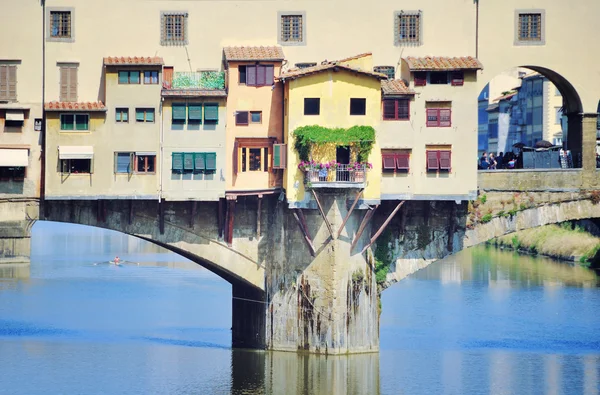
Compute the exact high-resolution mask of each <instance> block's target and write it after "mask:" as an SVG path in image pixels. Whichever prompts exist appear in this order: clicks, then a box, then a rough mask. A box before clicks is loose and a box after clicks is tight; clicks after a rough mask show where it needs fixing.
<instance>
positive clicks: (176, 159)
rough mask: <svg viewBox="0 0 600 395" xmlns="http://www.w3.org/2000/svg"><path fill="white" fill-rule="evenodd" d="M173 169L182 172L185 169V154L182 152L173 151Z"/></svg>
mask: <svg viewBox="0 0 600 395" xmlns="http://www.w3.org/2000/svg"><path fill="white" fill-rule="evenodd" d="M171 159H172V164H171V170H173V171H175V172H180V171H182V170H183V154H182V153H180V152H173V154H172V157H171Z"/></svg>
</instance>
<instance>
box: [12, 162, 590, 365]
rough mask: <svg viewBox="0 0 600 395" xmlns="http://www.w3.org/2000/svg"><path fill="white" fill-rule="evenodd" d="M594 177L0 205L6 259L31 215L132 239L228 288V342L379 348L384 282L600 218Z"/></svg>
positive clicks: (19, 251)
mask: <svg viewBox="0 0 600 395" xmlns="http://www.w3.org/2000/svg"><path fill="white" fill-rule="evenodd" d="M598 175H599V174H598V173H597V171H596V170H594V172H593V175H592V176H590V175H589V174H587V173H586V171H585V170H583V169H578V170H558V171H551V170H550V171H549V170H544V171H524V170H521V171H518V170H510V171H508V170H507V171H487V172H480V173H479V186H480V191H479V199H478V200H476V201H472V202H459V203H458V204H457V203H456V202H453V201H406V202H404V203H402V204H399V202H391V201H387V202H382V204H381V205H380V206H377V207H358V206H357V208H356V209H354V210H353V205H354V203H355V195H354V193H351V192H344V193H341V192H340V191H339V190H331V191H324V192H320V202H321V205H322V207H321V209H320V210H299V209H295V210H291V209H288V208H287V205H286V204H284V203H283V202H281V201H280V199H279V198H278V196H276V195H273V196H271V197H265V198H263V199H261V200H259V199H257V198H256V197H250V196H248V197H244V196H242V197H238V198H237V202H234V203H233V204H232V202H224V201H222V202H220V203H218V202H212V203H211V202H202V203H200V202H198V203H196V204H194V203H191V202H163V203H161V204H159V203H157V202H156V201H127V200H111V201H108V200H107V201H85V200H68V201H46V202H45V203H44V207H43V210H42V212H41V213H39V214H38V211H39V210H38V202H37V201H35V200H27V199H23V200H20V201H19V200H12V201H5V202H1V204H0V214H2V218H3V221H2V222H1V223H0V224H2V227H1V228H0V232H2V238H0V241H1V242H2V245H1V247H2V250H3V251H4V255H5V258H4V259H5V261H10V260H13V261H14V260H17V259H18V257H19V256H21V257H24V258H25V259H27V258H28V254H29V235H30V229H31V225H32V224H33V223H34V221H35V220H37V219H38V218H39V219H43V220H50V221H60V222H69V223H76V224H83V225H89V226H96V227H101V228H106V229H111V230H116V231H119V232H122V233H126V234H130V235H134V236H137V237H140V238H142V239H144V240H147V241H149V242H152V243H155V244H158V245H160V246H163V247H165V248H167V249H169V250H172V251H174V252H176V253H178V254H181V255H182V256H184V257H187V258H189V259H191V260H193V261H194V262H197V263H198V264H200V265H202V266H203V267H205V268H207V269H208V270H210V271H212V272H213V273H215V274H217V275H218V276H220V277H222V278H223V279H225V280H226V281H228V282H230V283H231V284H232V315H233V317H232V341H233V346H234V347H248V348H261V349H262V348H267V349H275V350H298V349H303V350H308V351H312V352H321V353H329V354H338V353H346V352H365V351H376V350H378V346H379V341H378V338H379V336H378V333H379V327H378V321H379V320H378V313H379V301H378V298H379V293H380V292H381V291H382V290H383V289H384V288H385V287H387V286H389V285H390V284H392V283H393V282H395V281H398V280H400V279H402V278H404V277H405V276H406V275H408V274H410V273H412V272H414V271H416V270H418V269H420V268H422V267H425V266H426V265H428V264H429V263H431V262H433V261H435V260H438V259H441V258H443V257H444V256H446V255H449V254H451V253H455V252H458V251H460V250H462V249H464V248H467V247H471V246H474V245H476V244H479V243H483V242H485V241H487V240H490V239H491V238H494V237H497V236H501V235H504V234H508V233H511V232H515V231H518V230H523V229H527V228H531V227H536V226H541V225H546V224H551V223H558V222H564V221H571V220H579V219H585V218H598V217H600V204H598V202H599V201H600V192H599V191H597V189H598V188H599V185H598ZM225 203H227V204H225ZM400 203H401V202H400ZM359 208H360V209H359ZM234 214H235V215H234ZM373 241H375V243H373ZM378 277H379V282H378V281H377V280H378ZM381 277H383V281H382V278H381Z"/></svg>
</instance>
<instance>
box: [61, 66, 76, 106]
mask: <svg viewBox="0 0 600 395" xmlns="http://www.w3.org/2000/svg"><path fill="white" fill-rule="evenodd" d="M60 101H61V102H76V101H77V66H76V65H61V66H60Z"/></svg>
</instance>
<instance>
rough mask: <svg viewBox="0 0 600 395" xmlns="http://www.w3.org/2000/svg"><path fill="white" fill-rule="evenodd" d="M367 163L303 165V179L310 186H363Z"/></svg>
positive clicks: (367, 167)
mask: <svg viewBox="0 0 600 395" xmlns="http://www.w3.org/2000/svg"><path fill="white" fill-rule="evenodd" d="M368 169H369V165H368V164H351V165H343V164H337V165H334V166H332V167H326V166H325V165H321V164H310V165H305V166H304V167H303V170H304V172H305V181H306V184H307V186H309V187H310V188H364V186H365V180H366V174H367V170H368Z"/></svg>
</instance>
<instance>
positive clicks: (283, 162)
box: [273, 144, 287, 169]
mask: <svg viewBox="0 0 600 395" xmlns="http://www.w3.org/2000/svg"><path fill="white" fill-rule="evenodd" d="M286 166H287V145H286V144H273V169H285V168H286Z"/></svg>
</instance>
